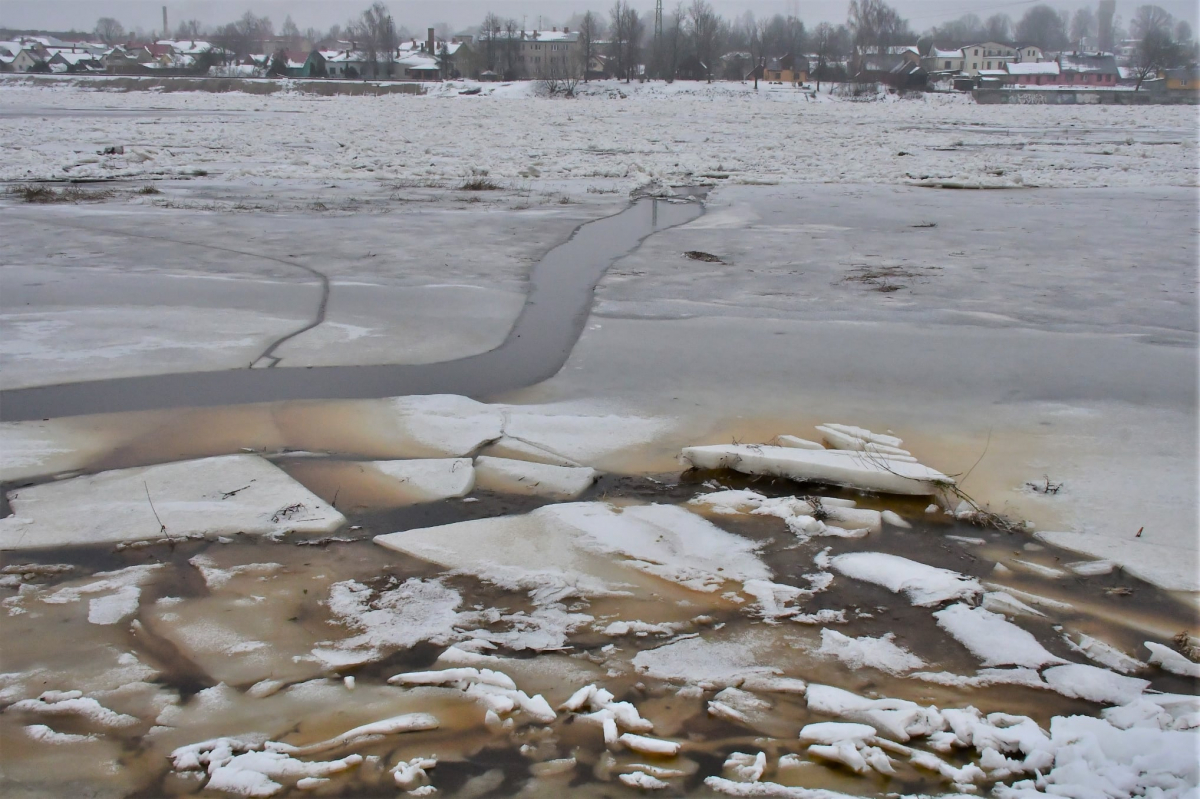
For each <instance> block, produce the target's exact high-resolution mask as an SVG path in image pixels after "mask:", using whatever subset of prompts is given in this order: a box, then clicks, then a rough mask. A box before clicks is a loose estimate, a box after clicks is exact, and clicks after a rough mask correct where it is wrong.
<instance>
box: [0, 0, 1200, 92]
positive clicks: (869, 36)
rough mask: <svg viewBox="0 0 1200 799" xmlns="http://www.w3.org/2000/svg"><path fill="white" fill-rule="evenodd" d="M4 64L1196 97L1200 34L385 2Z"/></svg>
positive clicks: (47, 48)
mask: <svg viewBox="0 0 1200 799" xmlns="http://www.w3.org/2000/svg"><path fill="white" fill-rule="evenodd" d="M0 39H3V40H0V72H8V73H20V74H39V73H40V74H57V75H76V76H86V75H105V76H114V75H119V76H162V77H166V76H174V77H224V78H275V79H281V78H303V79H327V80H343V81H355V80H357V81H387V80H398V81H446V80H477V81H520V80H536V81H542V82H544V83H546V84H547V86H548V87H549V88H550V90H551V93H560V92H561V93H565V94H571V93H573V91H574V87H575V86H576V85H577V84H578V83H579V82H580V81H590V80H602V79H616V80H623V81H646V80H662V81H675V80H683V81H708V82H712V81H741V82H751V81H752V82H754V83H755V85H756V86H757V84H758V83H759V82H764V83H767V84H773V85H783V86H793V87H796V88H797V89H803V90H807V91H820V90H821V86H822V84H825V85H826V86H827V87H828V86H829V85H831V84H857V85H864V84H871V85H875V86H884V87H887V88H888V89H889V90H893V91H929V90H940V91H955V90H957V91H971V90H980V89H1000V90H1011V91H1019V92H1024V93H1029V92H1062V91H1087V92H1113V93H1120V92H1147V93H1150V94H1155V95H1159V96H1166V97H1173V98H1175V99H1177V100H1184V101H1191V100H1193V99H1194V98H1197V97H1200V70H1198V69H1197V60H1198V58H1197V53H1198V46H1197V43H1196V40H1195V37H1194V36H1193V33H1192V30H1191V27H1190V26H1189V25H1188V23H1187V22H1186V21H1182V20H1175V19H1173V18H1172V16H1171V15H1170V14H1168V13H1167V12H1166V11H1164V10H1163V9H1162V8H1160V7H1158V6H1154V5H1141V6H1138V7H1137V8H1136V9H1135V11H1134V13H1133V15H1132V16H1131V17H1130V18H1129V20H1128V22H1127V23H1124V24H1123V23H1122V20H1121V17H1119V16H1118V15H1117V14H1116V3H1115V0H1100V2H1099V4H1098V5H1097V7H1096V8H1095V10H1093V9H1092V8H1090V7H1084V8H1081V9H1078V10H1077V11H1076V12H1075V13H1074V14H1067V13H1065V12H1059V11H1058V10H1056V9H1054V8H1053V7H1051V6H1049V5H1045V4H1039V5H1034V6H1032V7H1030V8H1029V9H1028V10H1027V11H1025V13H1024V14H1023V15H1022V16H1021V17H1020V18H1019V19H1017V20H1013V19H1012V18H1011V17H1009V16H1008V15H1006V14H996V15H994V16H991V17H989V18H988V19H986V20H984V19H980V18H979V17H978V16H976V15H974V14H967V15H964V16H963V17H961V18H959V19H957V20H953V21H951V22H948V23H945V24H943V25H940V26H937V27H934V28H931V29H929V30H927V31H925V32H924V33H921V34H917V33H915V32H914V31H913V30H912V29H911V28H910V26H909V23H908V22H907V21H906V20H905V19H903V18H901V17H900V16H899V14H898V13H897V12H896V11H895V10H894V9H892V8H891V7H890V6H888V5H887V4H886V3H884V2H882V0H852V1H851V2H850V4H849V9H848V14H847V20H846V22H845V23H843V24H838V25H833V24H830V23H827V22H822V23H820V24H818V25H815V26H814V27H813V28H811V29H809V28H807V27H806V26H805V24H804V23H803V21H802V20H800V19H798V18H797V17H795V16H783V15H779V14H776V15H774V16H772V17H769V18H766V19H761V20H760V19H757V18H755V16H754V15H753V14H752V13H751V12H747V13H746V14H744V15H742V16H740V17H737V18H735V19H725V18H722V17H721V16H720V15H719V14H717V13H716V12H715V11H714V10H713V8H712V6H711V5H709V3H708V2H707V0H692V2H691V3H690V4H686V5H685V4H684V3H679V4H678V5H676V6H675V7H674V9H673V10H671V11H669V12H668V13H664V11H663V8H662V1H661V0H659V2H658V5H657V7H656V9H655V10H654V12H653V13H652V14H646V15H645V16H643V15H642V14H641V13H640V12H639V11H637V10H636V9H634V8H633V7H631V6H630V5H629V3H628V2H627V0H618V2H617V3H616V4H615V5H614V6H613V7H612V8H611V9H610V10H609V11H608V12H607V13H598V12H593V11H587V12H585V13H582V14H575V15H573V16H572V17H571V18H570V19H569V20H568V21H567V23H566V24H563V25H561V26H559V25H549V26H546V25H539V26H537V27H533V28H526V27H525V26H524V24H523V23H522V22H521V21H518V20H516V19H511V18H502V17H499V16H497V15H494V14H488V15H487V16H486V17H485V18H484V20H483V21H482V22H481V24H480V25H479V26H478V27H477V28H473V29H470V30H464V31H458V32H455V31H454V30H453V29H450V28H449V27H448V26H446V25H444V24H441V25H435V26H433V27H428V28H425V29H424V30H422V31H421V32H419V33H413V32H412V31H410V30H409V29H408V28H407V27H405V26H403V25H400V24H398V23H397V22H396V21H395V19H394V18H393V16H392V14H391V12H390V11H389V9H388V7H387V6H386V5H384V4H383V3H381V2H377V3H375V4H374V5H372V6H371V7H370V8H368V9H366V10H365V11H364V12H362V14H361V15H359V16H358V17H357V18H355V19H354V20H352V21H351V22H350V23H349V24H347V25H346V26H344V27H343V26H336V25H335V26H334V27H333V28H331V29H329V30H324V31H319V30H316V29H312V28H309V29H307V30H304V31H301V30H300V29H299V28H298V27H297V25H296V23H295V22H294V21H293V20H292V19H291V17H290V16H289V17H288V18H287V19H286V20H284V22H283V24H282V25H281V26H280V27H279V28H278V29H276V27H275V25H274V24H273V22H272V21H271V20H270V19H269V18H267V17H259V16H255V15H254V14H253V13H250V12H247V13H246V14H244V15H243V16H242V17H241V18H240V19H238V20H237V21H235V22H231V23H229V24H226V25H221V26H216V27H212V28H205V27H204V26H202V25H200V23H199V22H197V21H195V20H185V21H182V22H180V23H178V24H177V25H176V26H175V27H172V26H171V23H170V20H169V19H168V15H167V8H166V7H165V6H164V7H163V24H162V28H161V30H158V31H153V32H146V31H140V30H139V31H132V32H131V31H127V30H126V29H125V28H124V27H123V26H122V25H121V23H120V21H118V20H116V19H112V18H107V17H106V18H102V19H100V20H99V21H98V22H97V24H96V26H95V28H94V29H93V30H92V31H90V32H86V33H79V32H68V33H63V32H57V33H55V32H46V31H3V30H0Z"/></svg>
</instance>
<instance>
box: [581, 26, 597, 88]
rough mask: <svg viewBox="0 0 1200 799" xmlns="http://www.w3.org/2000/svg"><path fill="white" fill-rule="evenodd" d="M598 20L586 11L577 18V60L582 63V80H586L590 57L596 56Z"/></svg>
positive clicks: (590, 62) (590, 65)
mask: <svg viewBox="0 0 1200 799" xmlns="http://www.w3.org/2000/svg"><path fill="white" fill-rule="evenodd" d="M598 28H599V20H598V19H597V17H596V15H595V14H593V13H592V12H591V11H588V12H587V13H585V14H584V15H583V18H582V19H580V20H579V60H580V62H581V64H582V67H583V69H582V74H583V80H584V82H585V83H586V82H587V79H588V77H587V74H588V70H589V69H591V68H592V59H593V58H594V57H595V56H596V39H597V38H599V35H598V34H599V31H598V30H597V29H598Z"/></svg>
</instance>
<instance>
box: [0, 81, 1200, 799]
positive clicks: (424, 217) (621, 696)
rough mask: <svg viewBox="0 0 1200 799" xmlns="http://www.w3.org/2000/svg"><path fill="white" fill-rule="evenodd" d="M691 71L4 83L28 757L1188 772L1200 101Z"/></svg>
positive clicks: (16, 577) (0, 471) (0, 230)
mask: <svg viewBox="0 0 1200 799" xmlns="http://www.w3.org/2000/svg"><path fill="white" fill-rule="evenodd" d="M685 88H686V87H682V88H677V89H672V90H670V91H668V90H667V89H665V88H663V87H657V88H656V87H654V86H649V85H648V86H647V87H645V88H640V89H639V88H638V87H636V86H635V87H633V88H632V89H627V88H625V87H618V86H613V85H611V84H610V85H598V86H596V87H592V88H589V96H587V97H584V98H582V99H581V100H579V101H578V102H575V103H567V102H556V101H550V100H542V99H537V98H533V97H527V96H516V92H515V90H514V89H511V88H510V87H500V88H498V89H496V94H495V96H492V97H481V98H476V102H480V103H482V104H481V105H470V103H471V102H472V101H471V100H470V99H469V98H459V97H457V96H444V97H436V96H433V97H399V96H396V97H388V98H324V99H315V98H304V97H301V96H292V95H284V96H273V97H268V98H262V97H255V98H250V97H244V96H212V95H196V96H180V95H170V96H162V97H150V96H146V95H140V94H136V93H134V94H131V95H128V96H122V97H121V98H120V102H117V101H114V99H113V97H112V96H102V95H96V94H90V93H86V92H78V91H73V90H67V89H63V90H57V91H46V90H33V89H29V88H21V87H11V86H9V87H5V88H4V89H0V128H3V127H4V126H5V125H15V126H24V125H28V124H29V120H31V119H35V118H44V121H45V122H46V124H47V125H50V126H51V127H50V128H49V129H48V130H50V131H51V132H49V133H47V135H45V136H43V137H41V139H40V140H39V142H37V143H36V144H31V145H30V146H17V147H15V148H13V147H10V148H9V151H10V154H11V155H13V159H11V160H7V161H5V165H4V167H3V168H2V169H3V170H7V171H5V172H4V173H3V177H4V178H8V179H10V180H11V181H13V182H16V181H18V180H31V179H36V178H41V177H62V175H63V171H64V168H65V173H66V174H68V175H70V174H80V175H85V176H87V177H89V178H93V177H94V178H106V177H113V178H119V179H118V180H116V181H114V182H110V183H107V184H105V186H104V187H103V190H105V191H108V192H109V193H107V194H105V195H103V196H101V195H96V197H95V198H94V199H93V200H91V201H87V200H85V201H81V202H75V203H61V204H50V205H35V204H27V203H21V202H19V201H18V198H17V197H15V196H7V197H4V198H2V199H0V204H2V206H3V207H2V211H0V235H2V236H3V238H4V241H5V243H6V249H7V251H8V252H9V253H10V254H15V255H14V256H13V257H10V258H8V259H5V263H4V264H3V265H0V391H2V393H0V415H2V416H3V418H4V419H5V421H4V422H3V423H0V480H2V481H3V484H4V485H3V487H4V489H5V495H6V502H5V507H4V512H5V514H6V515H5V516H4V517H3V518H0V548H3V549H4V550H5V552H4V558H3V565H2V566H0V568H2V569H3V572H2V573H0V603H2V607H3V610H0V640H4V641H18V642H20V646H19V647H13V646H5V647H3V649H2V650H0V751H2V752H3V753H4V754H3V755H0V786H2V790H3V791H4V792H5V793H6V794H9V793H11V794H13V795H27V796H56V795H63V794H64V793H78V792H82V791H90V792H93V793H95V794H96V795H103V796H114V797H116V796H149V795H154V796H159V795H191V794H200V795H214V796H216V795H219V792H220V791H226V792H231V791H232V792H233V793H238V792H241V793H243V794H246V793H247V791H258V792H259V793H258V794H256V795H275V794H279V795H295V794H299V793H300V792H302V791H312V790H315V791H317V792H318V793H321V794H323V795H344V796H373V795H380V796H383V795H388V796H391V795H395V793H396V791H397V790H402V791H418V792H421V791H425V792H428V789H430V788H436V789H437V790H438V792H439V793H441V794H443V795H447V796H462V797H481V796H508V795H518V794H519V795H528V796H542V795H545V796H550V795H562V794H563V793H564V792H565V793H569V794H570V795H582V796H591V795H594V796H612V795H618V794H620V795H624V794H626V793H627V794H628V795H634V794H635V793H637V792H640V791H643V790H646V789H656V790H662V791H663V792H664V793H667V794H670V795H682V794H687V795H713V796H716V795H735V796H736V795H772V796H796V797H800V799H836V798H837V797H843V796H870V797H879V796H885V795H895V794H899V795H924V796H930V795H940V794H962V793H966V792H970V791H982V792H989V791H990V792H992V793H993V795H995V796H997V797H999V799H1012V798H1013V797H1016V796H1018V795H1020V796H1025V795H1026V793H1025V792H1028V793H1030V794H1032V793H1033V792H1043V791H1047V792H1049V791H1056V790H1063V791H1080V790H1084V788H1083V787H1081V786H1083V785H1085V784H1086V785H1087V786H1089V787H1088V788H1087V789H1088V790H1092V789H1094V790H1098V791H1101V792H1104V793H1105V794H1106V795H1109V796H1113V797H1119V798H1120V799H1126V797H1132V796H1135V795H1141V794H1143V793H1145V792H1146V791H1147V790H1149V787H1148V786H1149V785H1151V784H1153V785H1154V786H1157V787H1159V788H1162V789H1163V791H1164V792H1165V794H1166V795H1167V796H1172V797H1174V796H1182V795H1183V794H1184V792H1185V791H1186V790H1188V788H1189V787H1191V786H1194V784H1195V782H1196V780H1197V779H1200V775H1198V774H1197V772H1196V770H1195V769H1196V765H1195V760H1194V751H1195V739H1196V732H1195V729H1194V728H1195V716H1196V713H1198V712H1200V707H1198V706H1197V700H1196V698H1195V695H1196V693H1197V682H1196V680H1197V678H1196V676H1195V675H1194V671H1195V669H1196V668H1197V666H1196V664H1195V662H1194V661H1192V660H1189V657H1194V656H1195V651H1194V647H1195V639H1194V638H1192V639H1189V638H1188V635H1189V633H1190V634H1192V635H1195V634H1196V633H1197V632H1198V630H1197V600H1196V597H1197V595H1198V594H1197V592H1198V591H1200V579H1198V576H1197V574H1198V571H1200V562H1198V560H1200V558H1198V554H1197V527H1196V515H1197V497H1196V490H1195V486H1196V485H1197V482H1198V479H1200V476H1198V474H1197V456H1196V450H1195V441H1196V439H1197V435H1198V431H1197V409H1196V406H1197V388H1196V386H1197V381H1198V370H1197V312H1198V307H1197V305H1198V303H1197V296H1196V284H1197V279H1196V263H1197V259H1198V248H1197V237H1198V236H1200V229H1198V227H1197V224H1198V223H1197V214H1198V208H1200V203H1198V199H1197V192H1196V188H1195V183H1196V177H1195V175H1196V173H1195V163H1194V160H1195V158H1194V156H1195V152H1196V148H1195V142H1196V131H1195V129H1194V121H1193V120H1192V119H1191V118H1190V117H1188V116H1187V115H1186V113H1185V112H1184V111H1182V110H1180V109H1167V108H1159V107H1151V108H1148V109H1135V110H1131V109H1119V108H1113V109H1105V108H1079V109H1074V108H1072V109H1066V108H1061V109H1048V108H1029V109H1027V108H1011V107H1000V106H994V107H975V106H970V105H962V104H957V103H955V102H951V101H949V100H947V99H945V98H936V97H935V98H930V99H929V100H928V101H921V102H920V103H919V104H918V103H917V102H916V101H906V102H879V103H837V102H833V101H829V102H815V103H813V102H808V101H807V100H804V99H802V98H799V97H798V96H796V95H794V94H785V93H780V92H769V93H764V95H763V96H759V97H751V96H749V95H748V94H747V91H746V90H745V89H739V88H737V87H736V86H729V87H722V86H717V87H716V88H705V87H692V88H691V89H687V90H686V91H685ZM447 91H449V90H447ZM505 92H509V94H510V96H507V97H506V96H504V94H505ZM622 95H623V96H622ZM480 109H485V111H482V112H481V111H480ZM706 109H707V110H706ZM297 111H301V112H303V113H296V112H297ZM1135 111H1136V113H1135ZM668 112H669V113H668ZM480 113H486V115H489V116H490V118H491V120H492V122H493V123H495V125H496V126H497V132H496V135H495V136H494V137H492V138H491V139H489V138H488V137H484V136H481V135H479V133H478V130H479V129H478V126H476V127H475V128H472V127H470V126H469V124H468V122H470V121H471V118H472V115H478V114H480ZM680 114H690V115H691V117H689V118H692V119H694V120H695V125H694V128H689V129H688V130H675V129H673V128H672V129H670V130H668V128H670V127H671V126H669V125H665V123H664V120H665V119H667V118H668V117H671V116H672V115H675V116H678V115H680ZM1019 114H1025V115H1026V116H1024V117H1022V118H1015V116H1014V115H1019ZM1000 115H1007V116H1008V117H1010V118H1002V117H1001V116H1000ZM518 117H520V118H521V119H522V120H523V122H522V123H521V124H516V123H515V122H512V120H514V119H516V118H518ZM622 117H623V118H624V119H623V120H622ZM285 118H286V119H304V120H306V121H307V127H306V128H304V130H303V131H302V132H297V135H296V136H295V137H294V140H293V141H291V142H290V143H289V144H288V146H287V147H285V148H283V150H282V151H280V152H283V153H284V155H282V156H281V155H280V152H271V151H268V150H267V149H264V148H263V146H262V144H261V137H258V138H255V137H254V136H252V135H250V134H251V132H252V130H253V129H254V125H255V124H256V123H261V122H262V121H263V120H266V119H271V120H274V122H273V124H283V123H281V122H278V120H281V119H285ZM339 119H340V120H341V121H342V123H343V127H344V128H345V129H346V130H343V131H341V132H338V128H337V125H336V123H337V121H338V120H339ZM398 119H404V120H406V121H407V124H408V126H409V128H408V129H413V128H419V127H420V126H421V125H425V124H432V121H434V120H437V121H439V124H441V125H443V129H445V130H446V131H447V137H448V138H447V141H446V142H445V143H440V144H439V145H437V146H427V145H426V144H425V143H424V142H417V141H416V139H415V137H413V136H411V135H408V134H404V135H398V136H394V137H393V138H391V139H390V140H387V141H382V140H379V139H378V138H377V137H374V138H373V136H374V134H373V133H371V131H372V130H373V129H376V130H377V129H378V126H385V127H386V126H387V125H388V124H389V120H391V121H395V120H398ZM64 120H69V121H70V122H71V123H72V124H71V125H67V124H65V122H64ZM747 120H752V121H754V124H758V125H776V126H785V127H783V128H780V129H783V130H792V131H793V132H794V134H795V137H796V139H797V141H804V142H806V145H805V146H804V147H799V146H791V147H774V148H767V147H764V148H757V149H756V148H753V147H746V146H745V143H746V140H747V139H746V136H745V135H744V130H743V129H742V128H739V127H737V125H740V124H745V123H746V121H747ZM502 123H503V124H502ZM217 125H221V126H223V128H221V129H222V130H223V131H224V132H223V134H222V135H221V136H219V137H218V136H214V135H212V133H213V131H214V130H217V129H218V128H216V127H213V126H217ZM621 125H623V126H624V129H626V130H630V131H635V132H636V136H637V137H638V140H637V141H636V142H633V143H627V144H628V146H626V145H620V146H618V145H617V144H616V141H617V137H616V134H615V131H616V130H617V129H618V128H619V127H621ZM676 127H677V126H676ZM818 128H820V129H821V130H822V131H824V135H825V136H827V137H828V141H825V140H821V141H817V140H815V139H813V138H812V135H811V134H812V132H813V131H815V130H817V129H818ZM394 129H395V128H392V130H394ZM347 131H349V132H351V133H354V134H355V135H352V136H349V137H343V136H341V133H345V132H347ZM548 131H552V132H548ZM335 133H337V134H338V135H334V134H335ZM601 134H603V136H602V137H601V138H599V139H598V138H597V136H600V135H601ZM601 140H604V141H609V142H613V144H612V145H611V146H610V144H607V143H606V144H603V145H601V144H597V142H599V141H601ZM9 141H10V142H11V141H12V139H11V137H10V139H9ZM330 142H333V144H330ZM113 144H124V145H125V151H124V153H123V154H122V156H121V157H104V156H101V157H93V155H92V154H93V153H95V152H96V151H97V150H99V149H101V148H103V147H107V146H110V145H113ZM455 148H457V149H455ZM471 148H474V149H471ZM1109 150H1111V152H1108V151H1109ZM464 152H471V153H472V157H471V158H470V159H469V161H470V162H471V163H469V164H466V163H464V162H463V160H462V153H464ZM455 158H457V159H458V160H457V161H455V160H454V159H455ZM198 170H199V171H201V172H206V173H208V174H196V173H197V171H198ZM601 173H603V174H601ZM467 178H471V179H476V180H481V181H483V182H484V183H492V184H494V186H493V187H491V188H487V189H486V190H482V191H469V190H465V189H464V188H462V186H463V181H464V180H466V179H467ZM1018 178H1019V179H1018ZM151 181H153V182H151ZM670 183H677V184H681V183H687V184H701V185H702V190H701V194H702V195H703V205H701V204H700V203H699V202H696V201H691V202H681V201H680V200H681V199H683V198H681V197H678V196H677V197H675V198H674V199H673V200H669V199H642V200H638V201H637V202H635V203H632V204H631V202H630V199H629V193H630V191H631V190H635V189H636V190H638V191H640V192H643V193H645V192H652V193H659V194H663V195H670V194H671V193H672V192H671V191H670V190H669V189H666V188H665V185H666V184H670ZM756 184H757V185H756ZM763 184H765V185H763ZM146 185H152V186H154V187H155V188H156V191H154V192H144V191H143V190H142V187H143V186H146ZM944 185H955V186H957V185H987V186H993V187H995V188H1003V189H1004V190H985V191H962V190H952V189H948V188H939V186H944ZM88 188H90V187H88ZM92 190H97V189H92ZM681 193H690V192H682V191H681ZM689 253H690V254H691V255H689ZM697 256H699V257H697ZM431 394H436V396H407V395H431ZM448 395H465V396H448ZM830 422H833V423H840V425H842V426H838V424H834V425H833V426H829V425H828V424H827V423H830ZM845 425H851V427H847V426H845ZM853 425H861V427H862V428H869V429H858V428H855V427H852V426H853ZM871 431H875V432H871ZM731 442H732V443H731ZM697 445H709V446H708V447H701V448H700V449H698V450H687V452H685V458H684V459H683V461H682V462H681V460H680V458H679V456H680V453H681V450H683V449H684V448H688V447H694V446H697ZM706 452H709V453H712V452H716V453H718V454H719V455H720V457H719V458H717V460H718V461H719V465H720V466H722V467H723V468H719V469H709V468H688V467H689V466H691V465H692V464H694V463H700V464H708V463H710V460H706V459H705V453H706ZM714 457H716V456H714ZM764 464H765V465H764ZM783 474H793V475H795V474H807V475H809V476H810V477H811V478H812V479H810V480H808V481H804V480H801V481H800V482H796V481H793V480H789V479H785V478H783V477H781V476H780V475H783ZM899 474H915V475H918V477H919V478H920V479H917V478H903V479H914V480H917V485H916V486H915V487H914V485H913V484H911V483H905V482H903V481H901V482H897V475H899ZM822 475H823V477H821V476H822ZM814 476H816V477H814ZM818 478H819V479H818ZM814 480H815V482H814ZM922 481H925V482H922ZM831 484H832V485H831ZM867 485H874V486H880V485H883V486H889V487H890V488H889V489H886V490H883V491H882V492H881V491H880V490H864V486H867ZM1051 487H1053V490H1052V491H1051V490H1049V489H1050V488H1051ZM889 491H900V493H889ZM1100 741H1105V742H1108V743H1106V744H1105V747H1104V748H1103V754H1101V751H1102V747H1101V746H1100V743H1099V742H1100ZM1148 758H1152V759H1148ZM1070 764H1075V765H1073V766H1072V765H1070ZM1080 769H1082V771H1081V770H1080ZM1023 781H1024V782H1023ZM818 791H822V792H818Z"/></svg>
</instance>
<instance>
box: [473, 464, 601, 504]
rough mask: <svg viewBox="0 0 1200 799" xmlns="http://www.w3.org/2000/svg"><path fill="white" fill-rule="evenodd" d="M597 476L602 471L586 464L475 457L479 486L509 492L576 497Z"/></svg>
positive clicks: (567, 497) (540, 495)
mask: <svg viewBox="0 0 1200 799" xmlns="http://www.w3.org/2000/svg"><path fill="white" fill-rule="evenodd" d="M597 477H599V474H598V473H597V472H596V470H595V469H591V468H588V467H584V466H554V465H551V464H545V463H533V462H531V461H525V460H512V459H509V458H494V457H489V456H485V455H480V456H479V457H478V458H476V459H475V479H476V481H477V483H478V484H479V487H480V488H485V489H488V490H490V491H499V492H502V493H505V494H526V495H531V496H539V497H548V498H550V499H557V500H566V499H575V498H577V497H578V496H579V495H580V494H582V493H583V492H585V491H587V490H588V488H590V487H591V485H592V483H594V482H596V478H597Z"/></svg>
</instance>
